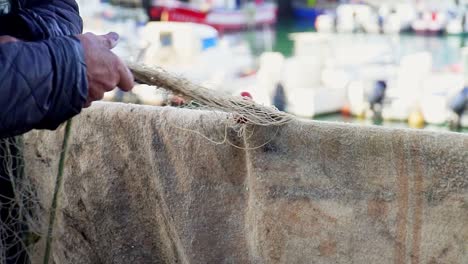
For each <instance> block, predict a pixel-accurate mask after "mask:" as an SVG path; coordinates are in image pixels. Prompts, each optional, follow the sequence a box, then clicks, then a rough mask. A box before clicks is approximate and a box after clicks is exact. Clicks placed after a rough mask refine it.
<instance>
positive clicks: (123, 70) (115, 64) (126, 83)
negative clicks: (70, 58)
mask: <svg viewBox="0 0 468 264" xmlns="http://www.w3.org/2000/svg"><path fill="white" fill-rule="evenodd" d="M77 38H78V39H79V40H80V41H81V45H82V46H83V49H84V53H85V62H86V66H87V77H88V87H89V88H88V89H89V90H88V100H87V101H86V104H85V105H84V107H89V106H90V105H91V103H92V102H93V101H97V100H101V99H102V98H103V96H104V93H105V92H109V91H112V90H113V89H115V88H116V87H119V88H120V89H122V90H124V91H130V90H131V89H132V88H133V85H134V83H133V80H134V79H133V75H132V74H131V72H130V70H129V69H128V68H127V66H125V64H124V63H123V62H122V60H120V59H119V57H117V56H116V55H115V54H114V53H113V52H112V51H111V49H112V48H114V47H115V46H116V45H117V42H118V39H119V35H118V34H117V33H113V32H111V33H108V34H106V35H102V36H97V35H94V34H92V33H86V34H83V35H78V36H77Z"/></svg>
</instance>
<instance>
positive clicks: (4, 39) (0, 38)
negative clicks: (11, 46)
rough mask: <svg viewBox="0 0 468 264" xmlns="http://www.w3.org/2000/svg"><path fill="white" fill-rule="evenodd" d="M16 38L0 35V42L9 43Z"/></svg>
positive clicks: (15, 40)
mask: <svg viewBox="0 0 468 264" xmlns="http://www.w3.org/2000/svg"><path fill="white" fill-rule="evenodd" d="M17 41H18V39H17V38H14V37H12V36H0V44H5V43H10V42H17Z"/></svg>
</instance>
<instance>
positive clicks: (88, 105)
mask: <svg viewBox="0 0 468 264" xmlns="http://www.w3.org/2000/svg"><path fill="white" fill-rule="evenodd" d="M92 103H93V101H90V100H89V99H88V100H87V101H86V103H85V104H84V106H83V108H88V107H90V106H91V104H92Z"/></svg>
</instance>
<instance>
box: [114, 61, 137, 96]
mask: <svg viewBox="0 0 468 264" xmlns="http://www.w3.org/2000/svg"><path fill="white" fill-rule="evenodd" d="M118 69H119V76H120V80H119V83H118V84H117V86H118V87H119V88H120V89H122V90H124V91H126V92H128V91H130V90H132V88H133V86H134V85H135V83H134V77H133V74H132V73H131V72H130V70H129V69H128V67H127V66H125V64H124V63H123V62H122V61H121V60H120V59H119V66H118Z"/></svg>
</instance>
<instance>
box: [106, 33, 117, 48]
mask: <svg viewBox="0 0 468 264" xmlns="http://www.w3.org/2000/svg"><path fill="white" fill-rule="evenodd" d="M102 37H104V39H105V40H106V46H107V47H108V48H109V49H113V48H115V46H117V43H119V38H120V36H119V34H117V33H115V32H109V33H107V34H106V35H102Z"/></svg>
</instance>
